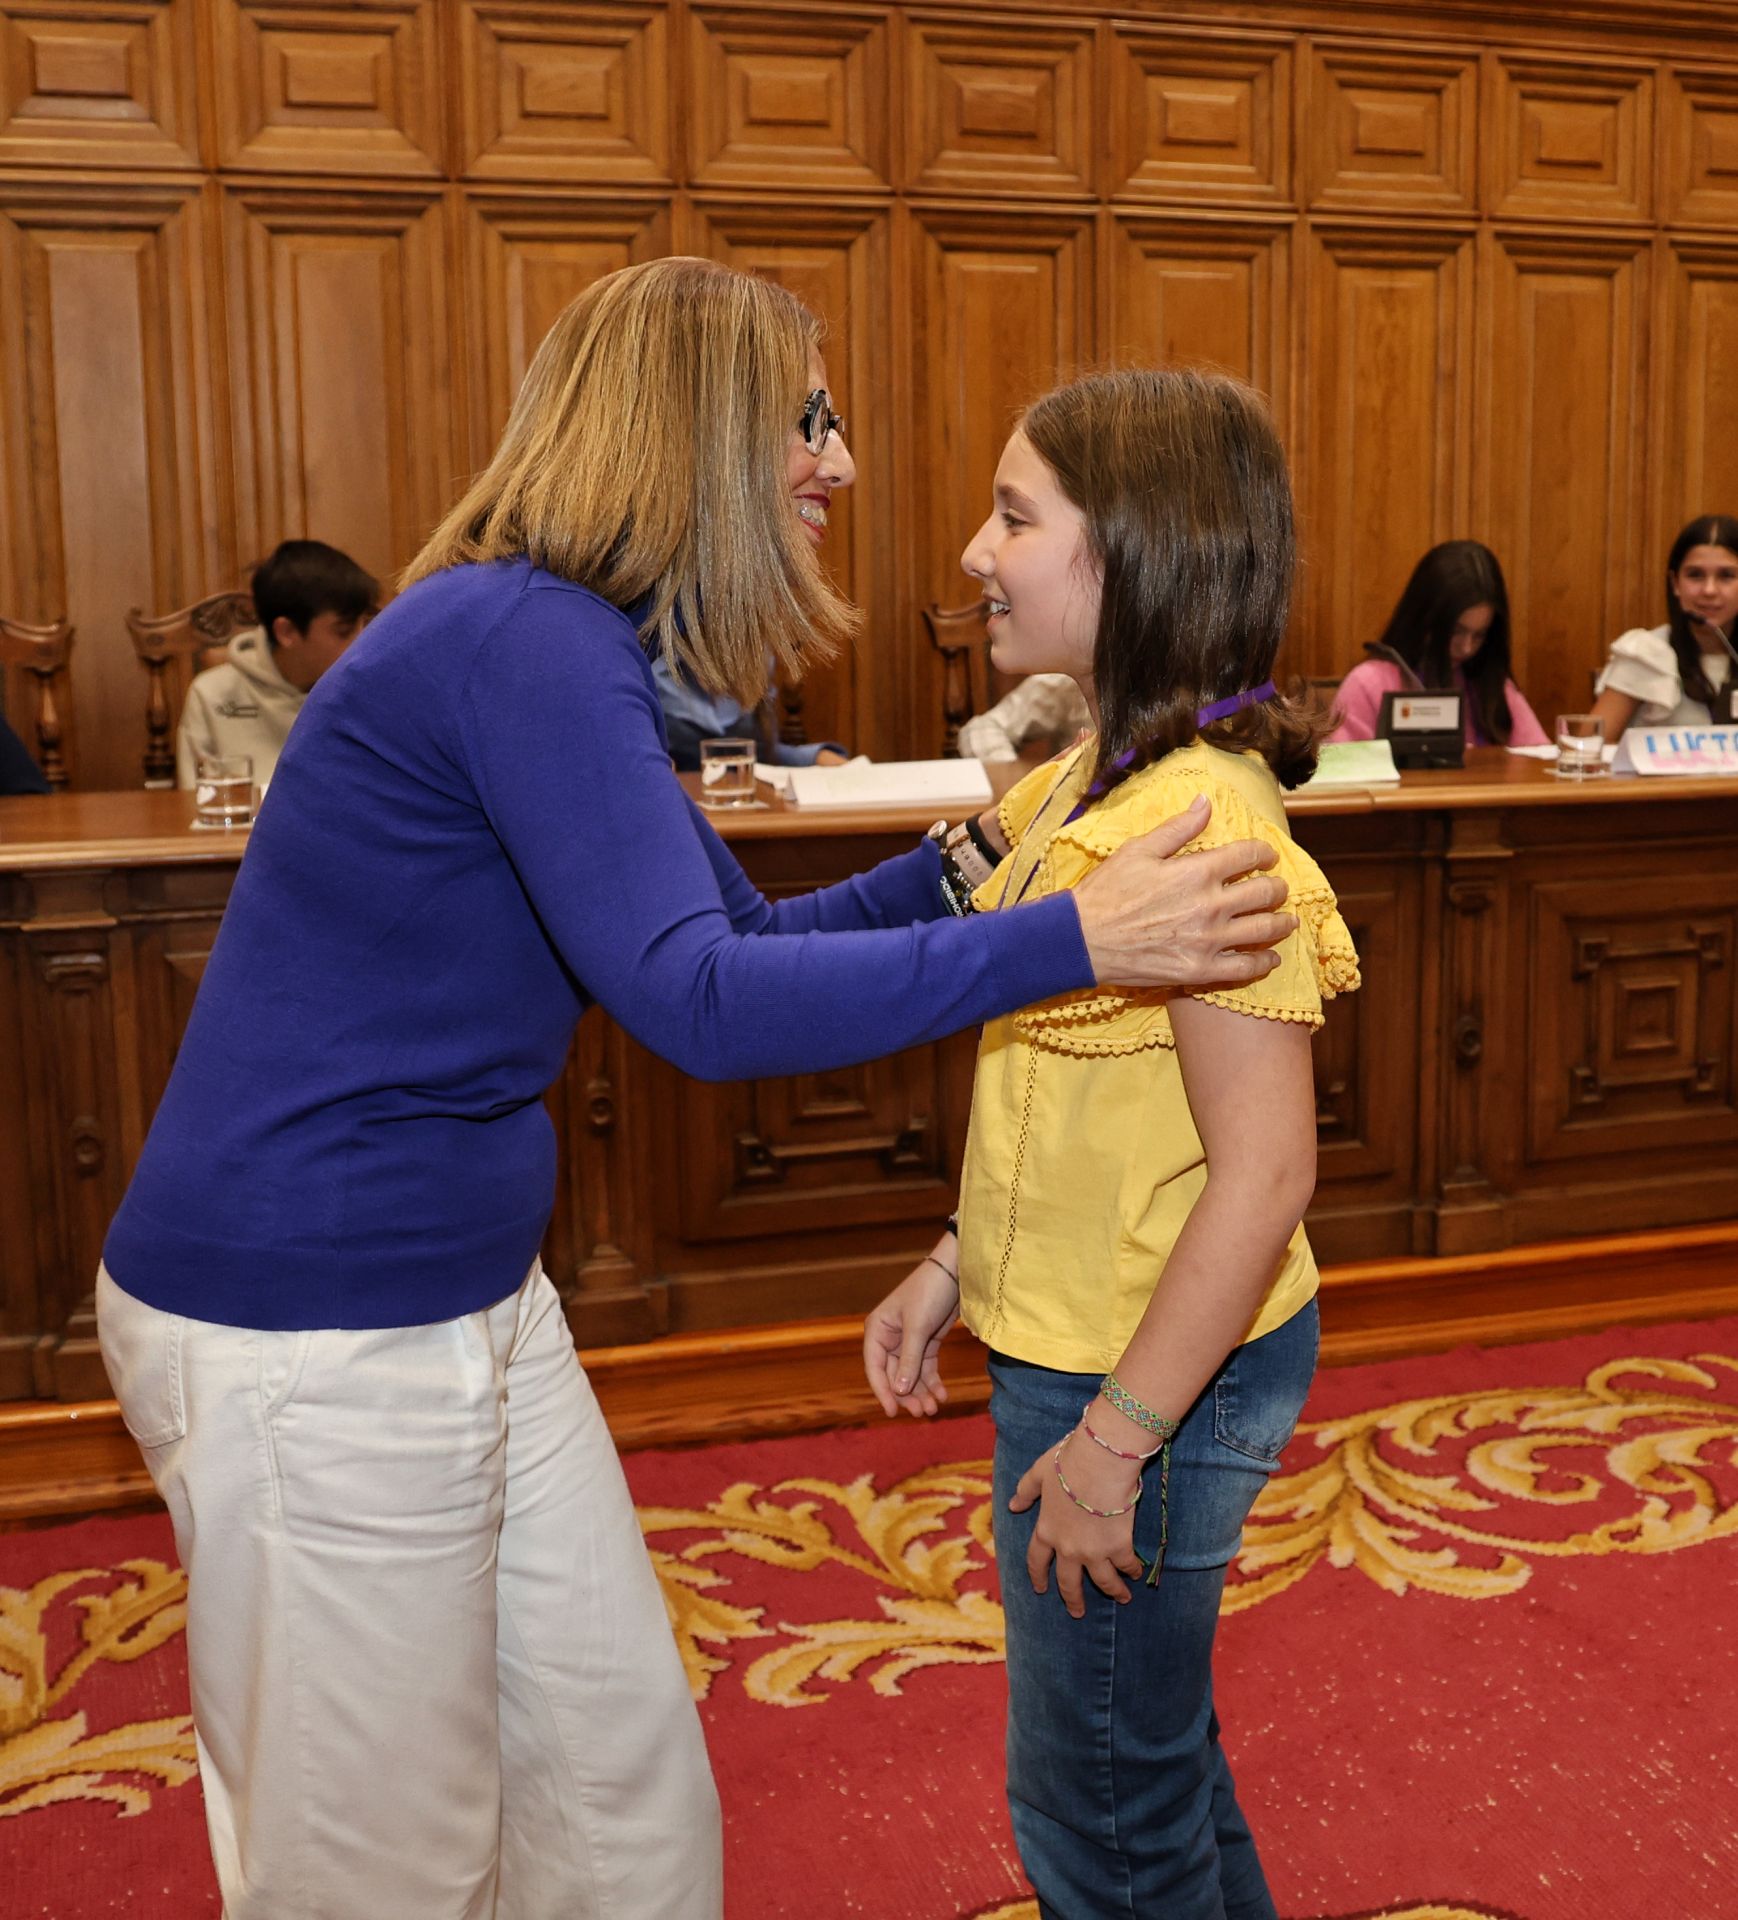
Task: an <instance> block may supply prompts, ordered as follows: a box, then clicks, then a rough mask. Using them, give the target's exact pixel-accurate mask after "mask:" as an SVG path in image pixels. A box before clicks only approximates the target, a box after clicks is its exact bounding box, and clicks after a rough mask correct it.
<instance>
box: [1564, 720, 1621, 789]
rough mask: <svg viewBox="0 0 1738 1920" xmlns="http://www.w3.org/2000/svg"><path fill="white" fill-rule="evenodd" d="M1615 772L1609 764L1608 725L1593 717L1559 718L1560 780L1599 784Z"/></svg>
mask: <svg viewBox="0 0 1738 1920" xmlns="http://www.w3.org/2000/svg"><path fill="white" fill-rule="evenodd" d="M1610 771H1611V769H1610V768H1609V767H1608V766H1607V765H1606V764H1605V725H1604V722H1603V721H1601V720H1599V719H1598V718H1597V717H1596V716H1595V715H1593V714H1591V713H1560V714H1558V716H1557V766H1556V774H1557V778H1558V779H1559V780H1595V779H1597V778H1598V777H1599V776H1600V775H1601V774H1605V773H1609V772H1610Z"/></svg>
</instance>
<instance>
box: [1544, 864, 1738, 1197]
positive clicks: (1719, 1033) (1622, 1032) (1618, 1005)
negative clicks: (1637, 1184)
mask: <svg viewBox="0 0 1738 1920" xmlns="http://www.w3.org/2000/svg"><path fill="white" fill-rule="evenodd" d="M1530 904H1531V926H1530V932H1531V935H1532V938H1531V941H1530V943H1529V950H1530V953H1531V960H1532V967H1531V971H1532V980H1531V988H1532V991H1531V1003H1530V1004H1531V1029H1530V1032H1529V1034H1528V1041H1529V1051H1530V1052H1531V1053H1532V1057H1534V1058H1535V1059H1537V1060H1538V1061H1540V1062H1541V1063H1542V1064H1543V1066H1544V1068H1545V1070H1544V1071H1542V1072H1539V1073H1537V1074H1535V1075H1534V1076H1533V1079H1532V1082H1531V1089H1530V1094H1529V1110H1528V1128H1527V1152H1528V1158H1529V1160H1530V1161H1531V1162H1533V1163H1535V1164H1537V1163H1540V1162H1555V1161H1561V1160H1566V1159H1575V1158H1583V1157H1588V1156H1598V1155H1611V1154H1622V1155H1624V1156H1625V1157H1626V1159H1629V1160H1630V1161H1631V1162H1632V1163H1633V1160H1634V1157H1635V1156H1637V1155H1642V1154H1646V1153H1649V1152H1657V1153H1660V1154H1663V1155H1666V1156H1670V1157H1671V1159H1672V1160H1673V1161H1677V1160H1678V1158H1679V1156H1688V1155H1693V1154H1695V1153H1697V1152H1700V1153H1702V1154H1704V1155H1705V1154H1707V1153H1709V1152H1711V1151H1712V1150H1714V1149H1717V1148H1718V1147H1719V1146H1720V1145H1722V1144H1724V1143H1730V1142H1732V1141H1734V1140H1738V1100H1735V1097H1734V1086H1733V1076H1734V1061H1733V1032H1734V1027H1733V1016H1734V1010H1735V1002H1738V966H1735V964H1734V961H1735V959H1738V883H1735V882H1734V880H1733V878H1732V875H1731V873H1730V871H1729V870H1727V871H1724V872H1722V871H1718V870H1714V871H1709V872H1708V873H1706V874H1705V875H1702V876H1700V877H1691V876H1688V875H1683V874H1678V875H1672V876H1670V877H1668V876H1665V875H1661V874H1657V873H1655V874H1649V873H1646V872H1634V871H1632V872H1629V873H1626V874H1624V876H1623V877H1622V879H1621V880H1620V881H1619V882H1617V883H1616V884H1615V885H1606V884H1603V883H1601V882H1596V881H1594V880H1592V879H1590V878H1589V879H1571V880H1553V881H1545V882H1542V883H1541V884H1539V885H1538V886H1536V887H1535V888H1534V889H1533V892H1532V897H1531V903H1530ZM1632 1170H1633V1167H1632Z"/></svg>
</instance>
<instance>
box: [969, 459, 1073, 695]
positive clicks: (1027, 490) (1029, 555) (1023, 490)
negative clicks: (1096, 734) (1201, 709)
mask: <svg viewBox="0 0 1738 1920" xmlns="http://www.w3.org/2000/svg"><path fill="white" fill-rule="evenodd" d="M960 565H961V566H962V567H964V568H965V570H966V572H967V573H969V574H970V575H971V576H972V577H973V579H975V580H977V581H978V582H979V583H980V585H981V586H982V588H983V593H984V599H985V600H986V601H987V602H988V603H989V623H988V624H989V634H990V658H991V659H992V660H993V661H994V662H995V665H996V667H997V669H998V670H999V671H1000V672H1002V673H1009V674H1021V673H1066V674H1069V675H1071V676H1072V677H1073V678H1074V679H1075V680H1076V681H1078V682H1079V685H1080V690H1081V692H1082V693H1083V694H1085V695H1086V698H1087V702H1088V704H1089V705H1090V704H1091V703H1092V699H1093V693H1092V655H1093V646H1094V643H1095V641H1096V639H1097V636H1098V608H1099V578H1098V570H1097V568H1096V567H1095V566H1094V564H1093V561H1092V558H1091V556H1090V554H1089V553H1088V551H1087V546H1086V522H1085V519H1084V517H1083V516H1082V514H1081V512H1080V509H1079V508H1078V507H1076V506H1075V505H1074V503H1073V501H1071V500H1070V499H1068V497H1067V496H1066V495H1065V494H1064V493H1063V492H1062V489H1061V488H1060V487H1059V486H1058V485H1057V483H1056V476H1055V474H1053V473H1052V472H1051V471H1050V468H1049V467H1048V466H1047V465H1046V464H1045V463H1044V461H1043V460H1042V459H1040V458H1039V456H1038V454H1037V452H1036V451H1035V450H1034V449H1033V447H1032V445H1031V443H1030V442H1029V441H1028V440H1027V439H1026V436H1025V435H1024V434H1022V433H1018V432H1016V433H1015V434H1014V436H1013V437H1012V439H1010V440H1009V442H1008V444H1007V446H1006V447H1004V448H1003V450H1002V459H1001V464H1000V465H999V466H998V467H997V468H996V483H995V505H994V507H993V508H992V510H991V513H990V517H989V518H988V519H987V520H986V521H985V522H984V524H983V525H982V526H981V527H979V529H978V530H977V532H976V533H974V534H973V535H972V537H971V539H970V540H969V541H967V543H966V550H965V552H964V553H962V554H961V555H960Z"/></svg>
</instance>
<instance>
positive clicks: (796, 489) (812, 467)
mask: <svg viewBox="0 0 1738 1920" xmlns="http://www.w3.org/2000/svg"><path fill="white" fill-rule="evenodd" d="M826 385H827V367H826V362H825V361H824V360H822V358H821V356H820V355H819V354H818V353H811V354H810V355H809V386H810V388H811V389H813V388H815V387H821V388H825V387H826ZM831 404H832V403H831V401H830V400H829V401H828V405H829V406H830V405H831ZM856 477H857V463H856V461H855V460H853V459H852V458H851V449H850V448H849V447H848V446H846V444H845V429H844V427H843V425H840V426H838V427H836V428H835V429H834V430H833V431H832V432H831V433H829V434H828V435H827V439H826V444H825V445H824V446H823V447H822V448H821V450H820V452H819V453H812V452H810V450H809V446H808V443H807V442H806V441H805V440H804V439H803V436H802V431H801V429H800V428H799V426H798V425H797V423H796V422H795V421H793V422H792V423H791V435H790V440H789V442H788V443H787V448H786V452H785V479H786V481H787V483H788V484H789V486H790V490H791V498H792V499H793V500H794V501H795V502H796V507H797V517H798V518H799V519H800V520H801V521H802V523H803V527H804V529H805V531H806V532H807V533H808V536H809V538H810V539H811V540H812V541H813V542H814V543H815V545H816V546H817V547H818V546H819V545H820V544H821V542H822V541H823V540H825V539H826V537H827V517H828V513H829V511H830V509H831V506H832V500H833V495H834V494H835V493H836V492H837V491H838V489H839V488H840V487H848V486H849V485H850V484H851V482H852V481H853V480H855V479H856Z"/></svg>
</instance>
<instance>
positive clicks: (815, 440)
mask: <svg viewBox="0 0 1738 1920" xmlns="http://www.w3.org/2000/svg"><path fill="white" fill-rule="evenodd" d="M844 426H845V421H844V417H843V415H841V414H837V413H835V412H834V411H833V397H832V395H831V394H830V393H828V391H827V389H826V388H825V387H816V389H815V390H814V392H813V393H811V394H810V395H809V397H808V399H806V400H805V401H804V402H803V417H802V418H801V419H800V420H799V421H798V422H797V432H798V433H800V434H801V435H802V436H803V445H804V446H806V447H807V448H808V450H809V451H810V453H821V452H824V451H825V449H826V445H827V438H828V436H829V435H830V434H835V433H841V432H843V431H844Z"/></svg>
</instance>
